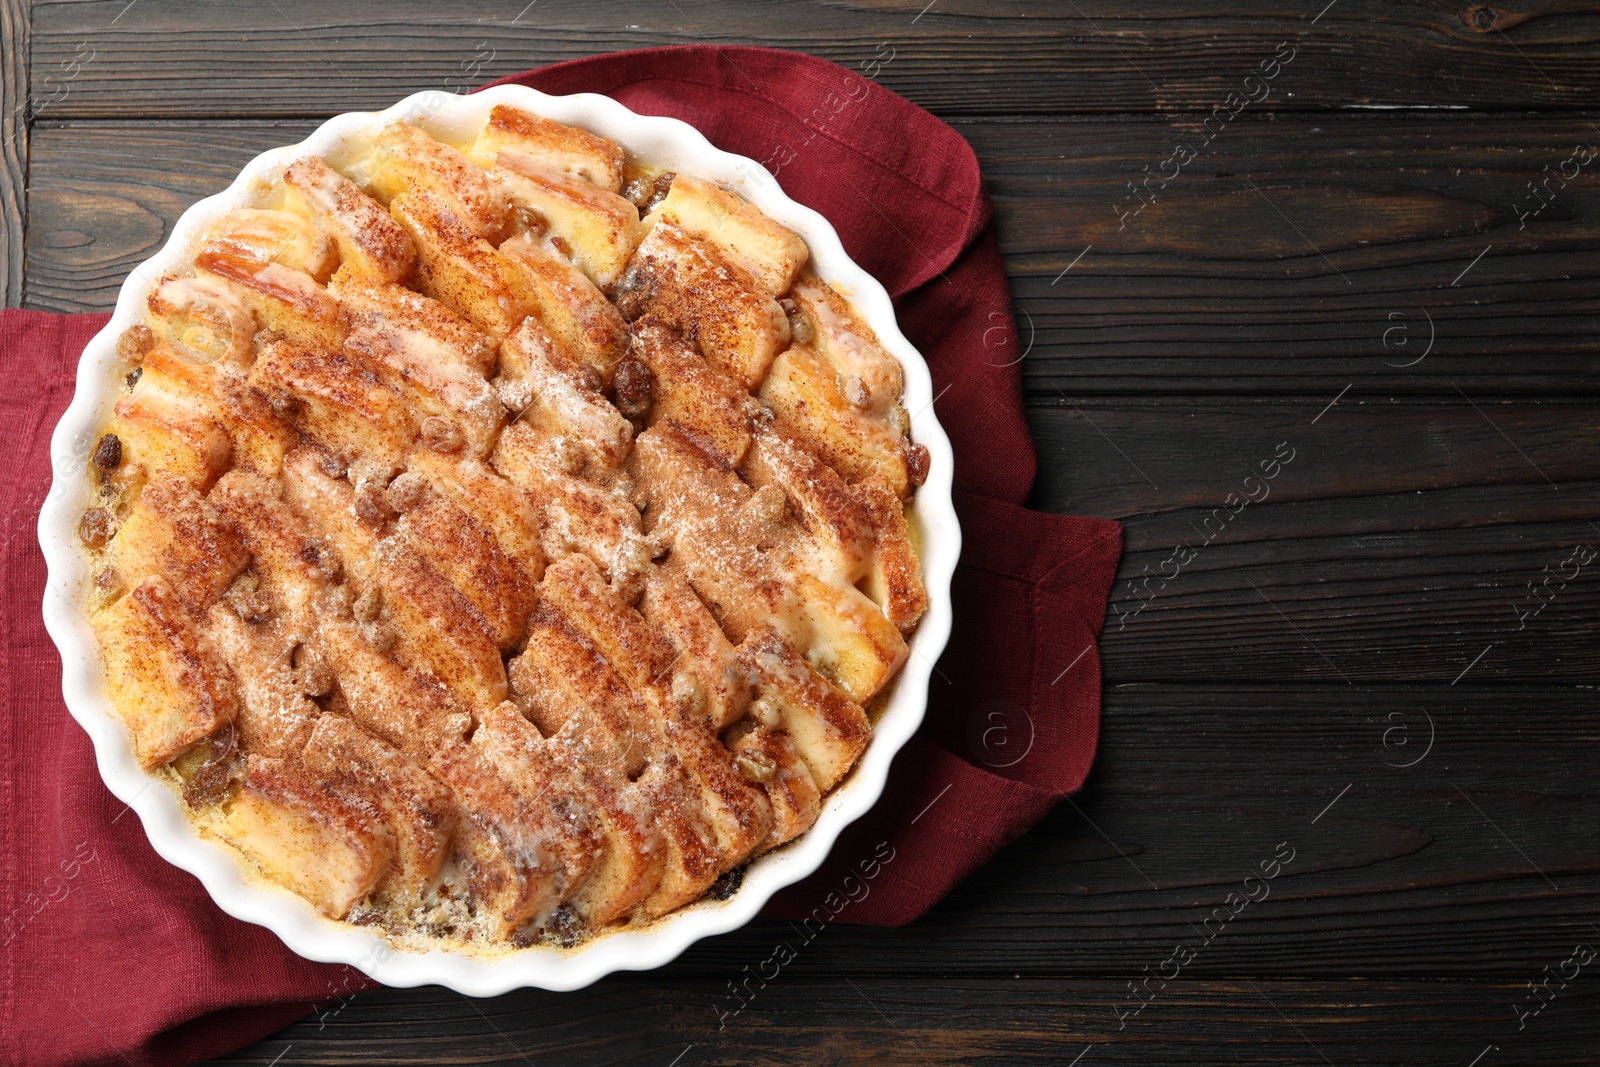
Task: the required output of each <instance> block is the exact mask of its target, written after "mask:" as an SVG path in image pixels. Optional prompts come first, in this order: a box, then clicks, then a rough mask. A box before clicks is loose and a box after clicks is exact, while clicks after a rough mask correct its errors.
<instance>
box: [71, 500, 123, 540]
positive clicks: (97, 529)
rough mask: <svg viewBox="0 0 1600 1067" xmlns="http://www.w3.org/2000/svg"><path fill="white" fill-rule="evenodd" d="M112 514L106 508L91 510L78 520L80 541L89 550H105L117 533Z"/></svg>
mask: <svg viewBox="0 0 1600 1067" xmlns="http://www.w3.org/2000/svg"><path fill="white" fill-rule="evenodd" d="M115 526H116V524H115V522H114V521H113V520H112V518H111V512H109V511H107V510H106V509H105V508H90V509H89V510H88V511H85V512H84V513H83V518H81V519H79V520H78V539H79V540H80V541H82V542H83V543H84V544H85V545H87V546H88V547H89V548H104V547H105V544H106V542H107V541H109V540H111V535H112V534H113V533H115V532H116V529H115Z"/></svg>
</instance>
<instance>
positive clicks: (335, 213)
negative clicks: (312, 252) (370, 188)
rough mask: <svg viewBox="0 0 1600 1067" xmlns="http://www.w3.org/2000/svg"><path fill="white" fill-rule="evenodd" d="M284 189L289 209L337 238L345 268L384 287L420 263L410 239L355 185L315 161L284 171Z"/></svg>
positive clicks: (304, 159) (307, 160)
mask: <svg viewBox="0 0 1600 1067" xmlns="http://www.w3.org/2000/svg"><path fill="white" fill-rule="evenodd" d="M283 184H284V193H285V201H286V204H287V205H288V206H289V207H290V208H291V209H292V210H295V211H298V212H300V213H301V214H303V215H305V216H306V217H307V218H310V219H314V220H316V221H317V222H319V223H320V224H321V225H322V227H323V229H324V230H325V231H326V232H327V233H328V234H329V235H330V236H331V237H332V239H333V242H334V244H335V245H336V246H337V248H338V252H339V261H340V266H342V267H346V268H348V269H349V270H351V271H354V272H359V273H360V274H361V275H363V276H365V277H368V278H371V279H372V280H374V281H377V282H384V283H392V282H398V281H400V280H401V279H403V278H404V277H405V276H406V275H407V274H409V273H410V272H411V265H412V264H413V263H414V262H415V261H416V258H417V253H416V249H415V248H413V247H412V245H411V239H410V238H409V237H407V236H406V232H405V231H404V230H402V229H401V228H400V227H399V225H398V224H397V223H396V222H395V221H394V219H393V218H391V217H390V216H389V213H388V212H387V211H385V210H384V208H383V205H382V204H380V203H378V202H377V201H376V200H374V199H372V197H370V196H368V195H367V194H366V193H363V192H362V191H361V189H360V187H358V186H357V185H356V183H355V182H353V181H351V180H350V179H349V178H346V177H345V176H344V175H343V174H340V173H339V172H338V171H336V170H334V169H333V168H332V167H330V166H328V165H327V164H326V163H324V162H323V161H322V160H320V159H318V158H317V157H316V156H304V157H302V158H300V159H297V160H295V161H294V162H293V163H291V164H289V166H288V167H287V168H286V169H285V170H284V172H283ZM324 280H326V279H324Z"/></svg>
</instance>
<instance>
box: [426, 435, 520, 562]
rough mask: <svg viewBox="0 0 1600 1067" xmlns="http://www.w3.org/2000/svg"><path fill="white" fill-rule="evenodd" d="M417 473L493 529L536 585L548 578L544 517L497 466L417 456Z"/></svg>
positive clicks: (434, 455) (432, 455) (497, 539)
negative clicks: (542, 538)
mask: <svg viewBox="0 0 1600 1067" xmlns="http://www.w3.org/2000/svg"><path fill="white" fill-rule="evenodd" d="M410 462H411V470H412V471H414V472H416V473H418V474H420V475H421V476H422V477H424V478H426V479H427V482H428V486H429V488H430V489H432V490H433V491H434V492H436V493H438V494H439V495H440V496H442V497H444V498H445V499H446V500H449V501H450V502H451V503H453V504H454V505H455V506H456V507H458V508H460V509H461V510H462V511H464V512H466V513H467V514H469V515H471V516H472V517H473V519H474V520H476V521H477V523H478V525H479V526H482V527H483V528H484V529H485V530H488V531H489V532H490V533H491V534H492V535H493V536H494V539H495V543H496V544H498V545H499V546H500V551H501V552H503V553H504V554H505V556H506V558H507V559H509V560H511V562H512V563H514V564H515V565H516V567H517V569H518V570H520V571H521V572H522V573H523V574H525V575H527V577H528V579H529V580H530V581H535V582H537V581H538V580H539V578H540V577H541V576H542V575H543V574H544V550H543V549H542V548H541V547H540V531H539V516H538V515H537V514H536V513H535V511H534V509H533V504H532V503H531V502H530V501H529V500H528V497H527V495H526V494H525V493H523V492H522V491H521V490H520V489H518V488H517V487H516V486H514V485H512V484H511V483H510V482H509V481H507V480H506V479H504V478H502V477H501V476H500V475H499V474H498V473H496V471H495V470H494V468H493V467H490V466H489V465H488V464H487V463H483V462H481V461H479V460H474V459H462V460H456V459H454V458H452V457H449V456H441V455H439V454H438V453H435V452H414V453H412V455H411V460H410Z"/></svg>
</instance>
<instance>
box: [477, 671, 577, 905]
mask: <svg viewBox="0 0 1600 1067" xmlns="http://www.w3.org/2000/svg"><path fill="white" fill-rule="evenodd" d="M472 746H473V747H474V748H476V749H477V750H478V751H480V752H481V753H483V755H484V757H485V758H486V759H487V760H488V761H489V762H490V763H491V764H493V765H494V768H495V770H497V771H498V772H499V773H500V776H501V777H502V778H503V779H504V780H505V781H507V782H509V783H510V784H511V786H512V788H514V789H516V790H517V792H518V793H519V794H520V795H521V796H522V798H523V800H524V801H525V802H526V803H527V804H528V806H529V807H530V808H531V809H533V810H534V811H536V812H538V813H539V814H540V816H541V817H542V818H544V819H545V820H547V821H548V822H549V825H550V851H551V853H552V858H553V859H554V860H555V862H556V864H557V875H556V881H557V883H558V887H559V888H558V890H557V892H558V894H559V896H561V897H562V898H565V897H567V896H570V895H571V894H572V893H573V892H574V891H576V889H577V888H578V886H580V885H582V884H583V882H584V880H585V879H586V878H587V877H588V876H589V873H590V871H592V870H593V868H594V865H595V862H596V860H597V858H598V856H599V852H600V848H601V844H602V842H601V836H600V835H601V832H602V825H603V820H601V819H597V818H596V817H595V815H594V814H593V812H592V810H591V808H590V806H589V804H588V802H587V798H585V797H584V796H583V795H582V794H581V793H580V792H579V791H578V789H577V784H576V782H575V781H574V779H573V776H572V773H571V766H570V763H569V762H568V761H567V759H566V758H565V757H566V755H567V753H566V751H565V749H564V747H563V746H562V745H560V744H559V743H557V744H552V743H550V742H548V741H547V740H546V739H545V738H544V737H543V735H541V734H540V733H539V731H538V729H537V728H535V727H534V725H533V724H532V723H531V722H529V721H528V720H527V719H525V718H523V716H522V712H521V710H520V709H519V708H518V707H517V705H516V704H513V703H512V702H510V701H505V702H503V703H501V704H498V705H496V706H495V707H493V708H490V709H489V710H488V711H486V712H483V713H482V714H480V715H479V716H478V729H477V730H476V731H475V732H474V733H473V735H472Z"/></svg>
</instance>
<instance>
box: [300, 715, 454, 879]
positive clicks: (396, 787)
mask: <svg viewBox="0 0 1600 1067" xmlns="http://www.w3.org/2000/svg"><path fill="white" fill-rule="evenodd" d="M301 759H302V761H303V762H304V764H305V767H306V770H307V771H309V772H310V774H311V775H312V776H313V777H314V778H315V780H316V781H317V783H318V785H320V786H321V787H322V788H323V789H325V790H327V791H328V792H329V793H332V794H334V795H336V796H345V797H349V798H351V799H353V800H356V801H358V802H362V803H363V806H365V807H367V808H368V809H369V810H371V811H374V812H375V813H377V815H378V816H379V817H380V818H381V819H382V820H383V822H384V823H385V824H386V825H387V827H388V830H389V835H390V838H391V840H392V841H393V842H394V854H395V855H394V860H395V862H394V874H393V878H392V879H391V880H390V881H391V884H394V883H398V884H397V885H394V888H395V889H397V890H398V891H399V892H400V893H401V894H402V895H403V896H404V897H406V898H409V899H416V898H417V897H419V896H420V895H421V894H422V891H423V889H424V888H425V887H426V886H428V885H429V883H431V882H432V881H433V879H434V876H435V875H437V874H438V873H439V869H440V867H442V866H443V865H444V861H445V858H446V857H447V856H448V855H449V851H450V840H451V837H452V835H453V833H454V831H455V828H456V823H457V820H458V818H459V816H460V808H459V807H458V806H457V805H456V801H455V797H454V795H453V794H452V793H451V792H450V790H449V789H447V788H445V786H443V785H442V784H440V783H439V782H438V781H437V780H435V779H434V778H433V777H432V776H431V775H429V774H428V772H426V771H425V770H423V769H422V767H421V766H420V765H419V764H418V763H417V762H416V761H415V760H413V759H412V758H411V757H410V756H407V755H406V754H405V753H403V752H401V751H400V750H399V749H397V748H395V747H393V746H392V745H389V744H387V743H385V742H384V741H382V740H380V739H378V738H377V737H374V736H373V735H372V734H370V733H368V732H367V731H366V730H364V729H362V728H361V727H360V726H358V725H357V724H356V723H355V722H353V721H351V720H350V719H347V718H345V717H344V716H342V715H324V716H322V718H320V719H318V720H317V724H316V727H315V729H313V730H312V731H311V736H310V737H309V739H308V740H307V741H306V744H305V751H304V752H303V754H302V756H301Z"/></svg>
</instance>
